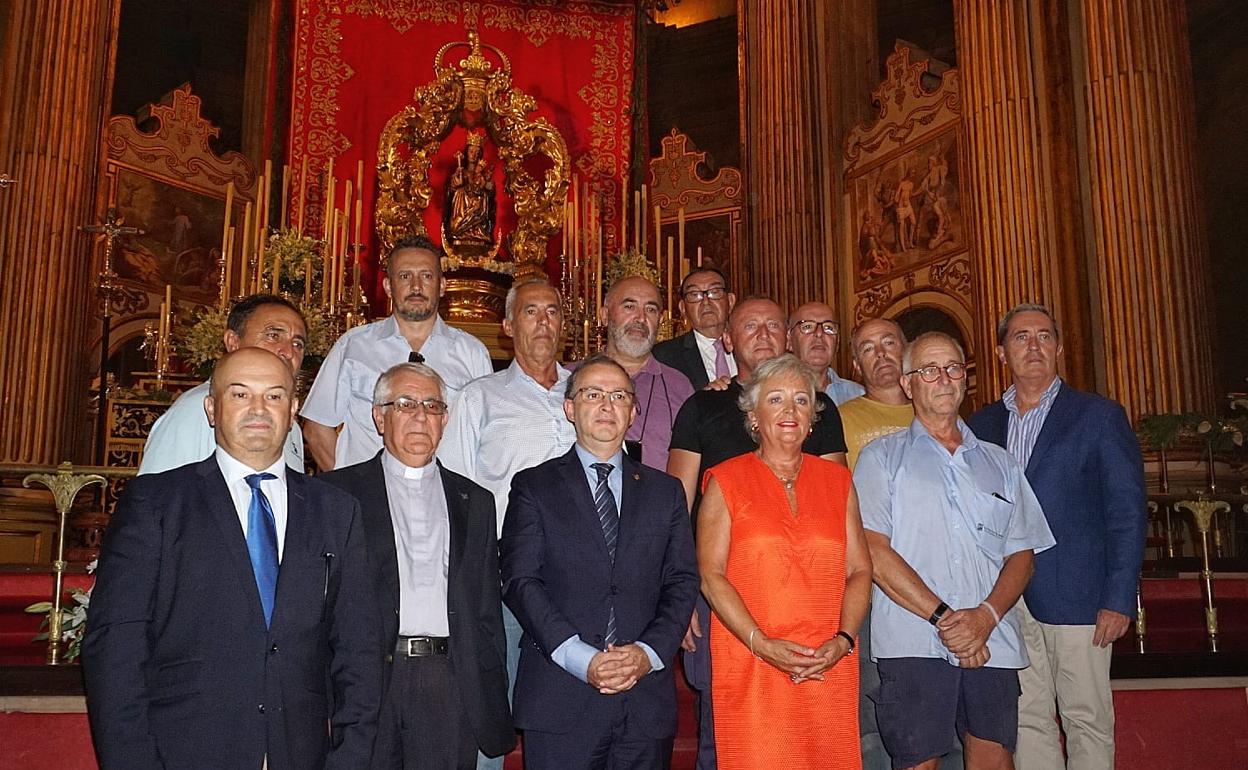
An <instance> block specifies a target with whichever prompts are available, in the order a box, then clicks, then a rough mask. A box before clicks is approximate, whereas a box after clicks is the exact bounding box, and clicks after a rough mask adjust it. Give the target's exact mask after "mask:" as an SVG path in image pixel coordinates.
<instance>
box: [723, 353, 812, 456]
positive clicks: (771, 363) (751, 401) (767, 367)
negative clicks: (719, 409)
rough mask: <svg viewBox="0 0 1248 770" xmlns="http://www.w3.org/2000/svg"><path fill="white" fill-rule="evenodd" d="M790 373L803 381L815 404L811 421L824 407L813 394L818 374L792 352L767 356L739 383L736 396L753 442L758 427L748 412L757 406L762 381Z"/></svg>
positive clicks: (756, 439)
mask: <svg viewBox="0 0 1248 770" xmlns="http://www.w3.org/2000/svg"><path fill="white" fill-rule="evenodd" d="M790 374H792V375H796V376H797V377H800V378H801V379H802V380H804V381H805V383H806V392H807V393H808V394H809V395H810V398H811V399H812V400H813V401H814V404H815V412H814V416H813V419H812V422H818V421H819V413H820V412H822V411H823V409H824V404H823V402H822V401H820V400H819V399H818V397H817V396H816V395H815V394H816V393H817V392H818V390H819V375H818V374H816V373H815V370H814V369H811V368H810V367H809V366H807V365H806V364H804V363H802V360H801V359H800V358H798V357H797V356H795V355H793V354H792V353H785V354H784V355H782V356H776V357H775V358H769V359H767V360H766V361H764V362H762V363H761V364H759V365H758V366H756V367H754V371H753V372H751V373H750V378H749V379H748V380H746V381H745V382H743V383H741V395H740V396H737V408H738V409H740V410H741V414H742V415H743V416H744V419H745V429H746V430H747V431H749V433H750V437H751V438H753V439H754V441H755V442H757V441H758V429H757V428H756V427H755V426H754V424H753V423H751V422H750V416H749V414H748V413H749V412H752V411H753V410H754V408H755V407H757V406H758V396H759V393H761V392H762V390H763V383H765V382H766V381H767V380H770V379H772V378H773V377H783V376H785V375H790Z"/></svg>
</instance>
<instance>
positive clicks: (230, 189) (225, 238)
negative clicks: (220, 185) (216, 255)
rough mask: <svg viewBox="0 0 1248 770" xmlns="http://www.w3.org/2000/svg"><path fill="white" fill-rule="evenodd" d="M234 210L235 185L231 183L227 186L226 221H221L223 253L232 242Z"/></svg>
mask: <svg viewBox="0 0 1248 770" xmlns="http://www.w3.org/2000/svg"><path fill="white" fill-rule="evenodd" d="M233 209H234V183H233V182H230V183H228V184H226V186H225V219H223V220H221V221H222V224H221V253H222V254H224V253H225V251H226V245H227V244H228V243H229V240H230V214H231V212H232V211H233Z"/></svg>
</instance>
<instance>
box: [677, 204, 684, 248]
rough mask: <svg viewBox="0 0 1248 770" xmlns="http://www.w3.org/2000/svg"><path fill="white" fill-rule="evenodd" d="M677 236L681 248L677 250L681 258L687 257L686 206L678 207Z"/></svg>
mask: <svg viewBox="0 0 1248 770" xmlns="http://www.w3.org/2000/svg"><path fill="white" fill-rule="evenodd" d="M676 237H677V238H678V239H679V246H680V248H679V250H678V251H677V252H676V253H677V254H678V255H679V256H680V258H681V260H684V258H685V207H684V206H681V207H680V208H678V209H676Z"/></svg>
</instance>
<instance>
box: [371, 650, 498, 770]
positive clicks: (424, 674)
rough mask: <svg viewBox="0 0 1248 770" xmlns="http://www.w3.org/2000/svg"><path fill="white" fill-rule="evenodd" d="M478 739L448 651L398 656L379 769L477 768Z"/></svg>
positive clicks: (380, 738) (376, 759)
mask: <svg viewBox="0 0 1248 770" xmlns="http://www.w3.org/2000/svg"><path fill="white" fill-rule="evenodd" d="M476 766H477V741H476V737H475V736H474V735H473V733H472V725H471V723H470V722H469V721H468V714H467V713H466V712H465V711H464V708H463V705H462V704H461V703H460V700H459V689H458V687H457V686H456V684H455V672H454V671H453V670H452V668H451V659H450V658H449V657H448V656H446V655H430V656H428V657H423V658H409V657H407V656H401V655H395V656H394V663H393V664H392V665H391V666H390V687H389V690H388V691H387V692H386V697H385V699H384V700H383V701H382V704H381V720H380V724H379V725H378V729H377V743H376V744H374V747H373V761H372V764H371V765H370V767H371V768H373V769H374V770H381V769H383V768H384V769H385V770H400V768H409V769H413V768H419V770H474V768H475V767H476Z"/></svg>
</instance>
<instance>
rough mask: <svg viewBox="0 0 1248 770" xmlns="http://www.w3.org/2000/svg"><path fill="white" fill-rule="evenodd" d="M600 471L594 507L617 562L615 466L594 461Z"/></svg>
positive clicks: (609, 640) (611, 637) (610, 619)
mask: <svg viewBox="0 0 1248 770" xmlns="http://www.w3.org/2000/svg"><path fill="white" fill-rule="evenodd" d="M590 467H591V468H593V469H594V470H595V471H597V472H598V486H596V487H595V488H594V507H595V508H597V509H598V523H599V524H601V525H602V538H603V540H605V541H606V543H607V555H608V556H610V557H611V563H612V564H615V544H616V541H617V540H618V539H619V534H620V513H619V509H617V508H616V507H615V496H614V495H612V494H611V487H610V485H609V484H608V483H607V479H608V478H610V476H611V471H612V470H613V469H614V468H615V466H614V465H612V464H611V463H594V464H593V465H591V466H590ZM604 639H605V643H606V644H608V645H612V644H615V640H616V632H615V602H611V605H610V609H609V611H608V614H607V635H606V637H604Z"/></svg>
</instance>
